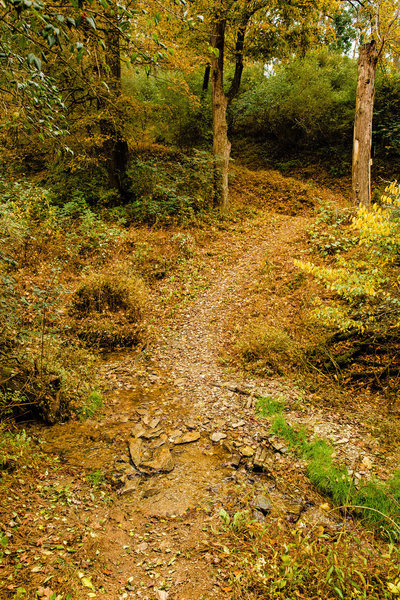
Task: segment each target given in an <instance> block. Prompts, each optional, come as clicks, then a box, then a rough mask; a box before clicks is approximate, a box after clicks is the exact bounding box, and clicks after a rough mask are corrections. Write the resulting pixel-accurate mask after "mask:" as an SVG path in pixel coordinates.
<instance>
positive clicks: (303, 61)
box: [233, 50, 356, 149]
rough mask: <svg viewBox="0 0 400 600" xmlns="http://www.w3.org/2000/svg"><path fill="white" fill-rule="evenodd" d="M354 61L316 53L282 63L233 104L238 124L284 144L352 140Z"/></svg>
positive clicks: (295, 145) (241, 128)
mask: <svg viewBox="0 0 400 600" xmlns="http://www.w3.org/2000/svg"><path fill="white" fill-rule="evenodd" d="M355 91H356V66H355V64H354V62H353V61H351V60H350V59H349V58H348V57H346V56H342V55H340V54H334V53H329V52H328V51H327V50H322V51H318V52H313V53H311V54H309V55H308V56H306V57H305V58H297V59H294V60H293V61H292V62H290V63H287V64H285V65H281V66H280V67H278V68H277V70H276V71H275V72H274V73H272V74H271V75H269V76H265V75H263V76H262V78H261V79H260V80H259V81H258V83H257V84H256V86H255V87H254V88H253V89H251V90H249V91H247V92H246V93H244V94H242V96H241V97H240V98H239V99H238V101H237V102H236V103H235V105H234V107H233V112H234V115H235V121H236V126H237V129H238V130H239V131H244V132H245V135H248V134H249V133H251V134H252V135H257V136H259V137H262V138H272V139H274V140H275V141H276V142H277V143H278V145H279V146H280V147H281V148H282V149H289V148H290V149H293V148H294V149H296V148H302V147H303V148H304V147H307V146H312V147H313V148H316V147H322V146H324V145H327V144H331V145H333V146H335V147H337V146H338V145H340V144H343V143H349V142H351V137H352V130H353V122H354V106H355Z"/></svg>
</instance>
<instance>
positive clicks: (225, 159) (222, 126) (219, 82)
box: [211, 12, 231, 210]
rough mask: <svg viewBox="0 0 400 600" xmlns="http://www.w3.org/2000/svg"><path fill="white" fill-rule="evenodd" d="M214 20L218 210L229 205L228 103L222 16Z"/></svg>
mask: <svg viewBox="0 0 400 600" xmlns="http://www.w3.org/2000/svg"><path fill="white" fill-rule="evenodd" d="M215 18H216V21H215V24H214V31H213V34H212V38H211V45H212V47H213V48H214V49H215V54H214V55H213V57H212V59H211V89H212V116H213V152H214V161H215V163H214V182H215V186H214V204H215V205H216V206H219V207H220V208H221V210H227V209H228V206H229V195H228V194H229V192H228V172H229V157H230V152H231V144H230V142H229V140H228V125H227V122H226V108H227V104H228V100H227V97H226V95H225V92H224V85H223V83H224V46H225V26H226V17H225V15H224V14H223V13H222V12H221V14H218V15H215Z"/></svg>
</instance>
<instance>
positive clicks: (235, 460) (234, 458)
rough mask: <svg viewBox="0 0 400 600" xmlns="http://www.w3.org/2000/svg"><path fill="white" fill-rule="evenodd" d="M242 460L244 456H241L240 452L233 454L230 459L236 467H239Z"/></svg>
mask: <svg viewBox="0 0 400 600" xmlns="http://www.w3.org/2000/svg"><path fill="white" fill-rule="evenodd" d="M241 460H242V457H241V456H240V454H234V455H233V456H232V458H231V459H230V460H229V463H230V464H231V465H232V467H234V468H235V469H238V468H239V465H240V461H241Z"/></svg>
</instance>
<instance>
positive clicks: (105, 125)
mask: <svg viewBox="0 0 400 600" xmlns="http://www.w3.org/2000/svg"><path fill="white" fill-rule="evenodd" d="M105 46H106V49H105V62H106V68H105V73H104V76H105V79H106V81H107V84H108V87H109V90H110V93H111V99H110V100H111V102H110V104H109V106H110V107H111V111H110V110H109V109H108V110H107V114H105V115H104V117H103V118H101V119H100V123H99V125H100V132H101V134H102V135H103V137H104V142H103V146H102V154H103V156H104V160H105V166H106V169H107V173H108V178H109V182H110V185H111V186H112V187H114V188H116V189H118V191H119V192H120V194H121V196H122V197H124V196H125V195H126V193H127V187H128V185H127V184H128V182H127V175H126V169H127V166H128V158H129V149H128V143H127V141H126V139H125V138H124V136H123V134H122V131H121V127H120V125H119V123H118V114H117V113H116V112H115V111H114V110H112V109H113V108H114V107H115V103H116V100H117V99H118V97H119V96H120V94H121V57H120V33H119V31H118V27H117V23H116V22H115V23H112V24H111V23H108V24H107V29H106V31H105ZM105 106H106V105H105V102H104V100H103V99H101V98H100V100H99V108H101V109H103V110H104V109H105Z"/></svg>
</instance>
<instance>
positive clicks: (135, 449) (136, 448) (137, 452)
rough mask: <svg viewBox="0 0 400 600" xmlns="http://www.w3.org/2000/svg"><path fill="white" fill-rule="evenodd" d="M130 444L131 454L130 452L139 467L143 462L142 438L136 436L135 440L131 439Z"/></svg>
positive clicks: (134, 462)
mask: <svg viewBox="0 0 400 600" xmlns="http://www.w3.org/2000/svg"><path fill="white" fill-rule="evenodd" d="M128 446H129V454H130V457H131V460H132V462H133V464H134V465H135V467H136V468H137V469H139V465H140V463H141V462H142V457H143V445H142V442H141V440H140V439H138V438H135V439H133V440H129V442H128Z"/></svg>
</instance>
